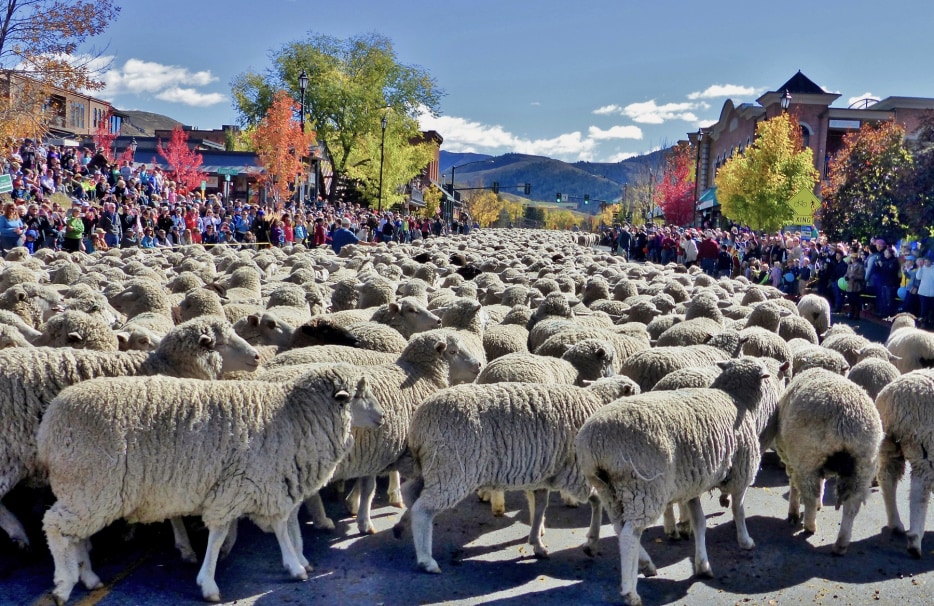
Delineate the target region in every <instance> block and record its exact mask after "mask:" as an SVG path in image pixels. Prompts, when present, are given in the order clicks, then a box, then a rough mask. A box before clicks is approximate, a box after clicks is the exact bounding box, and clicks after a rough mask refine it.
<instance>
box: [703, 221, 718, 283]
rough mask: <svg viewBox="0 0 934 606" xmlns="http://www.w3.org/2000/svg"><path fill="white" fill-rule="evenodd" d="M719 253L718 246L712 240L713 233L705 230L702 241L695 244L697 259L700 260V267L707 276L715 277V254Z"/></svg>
mask: <svg viewBox="0 0 934 606" xmlns="http://www.w3.org/2000/svg"><path fill="white" fill-rule="evenodd" d="M719 254H720V246H718V245H717V241H716V240H714V237H713V234H712V233H710V232H707V234H706V235H705V237H704V239H703V241H702V242H701V243H700V244H699V245H698V246H697V260H698V262H700V266H701V269H703V270H704V273H705V274H707V275H708V276H712V277H714V278H715V277H717V256H718V255H719Z"/></svg>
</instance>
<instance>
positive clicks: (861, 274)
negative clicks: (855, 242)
mask: <svg viewBox="0 0 934 606" xmlns="http://www.w3.org/2000/svg"><path fill="white" fill-rule="evenodd" d="M865 290H866V266H865V265H864V264H863V259H862V256H861V255H860V254H859V253H857V252H855V251H853V252H851V253H850V264H849V265H848V266H847V268H846V296H847V300H848V301H849V304H850V313H849V315H848V317H849V318H850V319H851V320H859V312H860V310H861V308H862V296H863V291H865Z"/></svg>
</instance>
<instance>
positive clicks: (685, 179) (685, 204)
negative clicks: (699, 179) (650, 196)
mask: <svg viewBox="0 0 934 606" xmlns="http://www.w3.org/2000/svg"><path fill="white" fill-rule="evenodd" d="M693 173H694V152H693V149H692V147H691V146H690V145H688V144H686V143H684V144H681V145H678V146H676V147H674V148H673V149H672V150H671V151H669V152H668V154H667V156H666V158H665V170H664V172H663V173H662V177H661V180H660V181H659V183H658V187H657V188H656V189H655V203H656V204H658V206H659V207H661V209H662V212H663V213H665V220H666V221H668V222H669V223H672V224H675V225H688V224H690V223H691V221H692V220H693V218H694V174H693Z"/></svg>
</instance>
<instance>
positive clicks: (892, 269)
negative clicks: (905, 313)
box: [875, 247, 901, 317]
mask: <svg viewBox="0 0 934 606" xmlns="http://www.w3.org/2000/svg"><path fill="white" fill-rule="evenodd" d="M900 273H901V268H900V267H899V266H898V259H897V258H896V257H895V254H894V251H893V250H892V248H891V247H886V248H885V249H883V251H882V258H881V259H878V260H877V261H876V270H875V275H877V276H878V283H879V286H880V288H879V290H878V291H877V292H876V314H877V315H879V316H881V317H886V316H889V315H892V313H893V310H894V309H895V295H896V293H897V292H898V285H899V282H900V277H901V276H900Z"/></svg>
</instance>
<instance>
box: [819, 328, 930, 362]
mask: <svg viewBox="0 0 934 606" xmlns="http://www.w3.org/2000/svg"><path fill="white" fill-rule="evenodd" d="M867 345H869V339H867V338H865V337H861V336H860V335H845V334H840V335H834V336H832V337H828V338H826V339H824V341H823V342H822V343H821V347H824V348H825V349H829V350H831V351H836V352H838V353H839V354H841V355H842V356H843V358H844V359H845V360H846V363H847V364H849V365H850V366H853V365H854V364H856V362H857V361H858V360H859V352H860V350H862V349H863V348H864V347H866V346H867ZM932 361H934V360H932Z"/></svg>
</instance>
